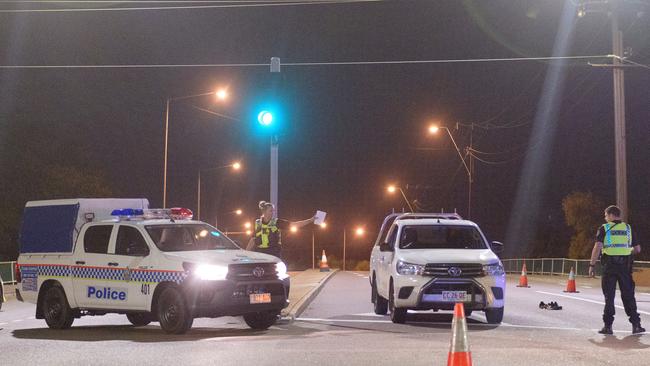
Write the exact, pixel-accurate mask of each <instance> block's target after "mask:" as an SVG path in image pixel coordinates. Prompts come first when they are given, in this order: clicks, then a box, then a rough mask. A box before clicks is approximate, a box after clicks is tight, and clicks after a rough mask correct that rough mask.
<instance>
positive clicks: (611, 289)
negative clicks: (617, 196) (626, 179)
mask: <svg viewBox="0 0 650 366" xmlns="http://www.w3.org/2000/svg"><path fill="white" fill-rule="evenodd" d="M605 221H607V223H605V224H603V225H602V226H601V227H600V228H598V233H597V234H596V243H595V244H594V249H593V250H592V252H591V262H590V263H589V276H590V277H594V276H595V272H594V266H595V265H596V260H598V255H599V254H601V259H600V263H601V264H602V267H603V278H602V282H601V286H602V288H603V294H604V295H605V312H604V314H603V321H604V322H605V326H604V327H603V329H601V330H600V331H599V332H598V333H600V334H613V331H612V323H614V313H615V311H614V298H615V297H616V283H617V282H618V287H619V289H620V290H621V299H622V300H623V307H624V309H625V313H626V314H627V316H628V317H629V319H630V323H632V333H633V334H637V333H643V332H645V329H643V328H642V327H641V318H640V317H639V313H638V312H637V310H636V300H635V299H634V280H633V279H632V254H638V253H640V252H641V246H640V245H639V244H638V241H636V240H635V241H633V239H632V238H633V236H632V228H631V227H630V225H628V224H626V223H625V222H623V221H622V220H621V209H620V208H618V207H616V206H609V207H607V208H606V209H605ZM634 243H637V244H636V245H634Z"/></svg>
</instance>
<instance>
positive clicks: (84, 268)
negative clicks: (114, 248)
mask: <svg viewBox="0 0 650 366" xmlns="http://www.w3.org/2000/svg"><path fill="white" fill-rule="evenodd" d="M82 230H83V232H82V235H83V240H80V241H78V243H77V247H76V248H75V256H74V257H75V258H74V262H73V263H72V284H73V288H74V296H75V300H76V302H77V305H79V307H81V308H96V309H106V308H113V307H114V305H116V304H117V303H119V302H120V301H123V300H119V293H118V294H117V295H116V296H117V299H111V296H112V295H113V294H114V293H115V292H114V291H116V290H118V291H119V289H120V284H121V283H120V282H121V281H118V279H119V277H120V276H121V272H120V271H119V270H117V263H115V262H113V261H112V258H111V256H110V255H109V254H108V249H109V246H110V243H111V242H114V241H115V236H117V227H116V225H114V224H90V225H86V226H84V228H83V229H82Z"/></svg>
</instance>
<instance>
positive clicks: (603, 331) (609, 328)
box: [598, 324, 614, 334]
mask: <svg viewBox="0 0 650 366" xmlns="http://www.w3.org/2000/svg"><path fill="white" fill-rule="evenodd" d="M598 333H600V334H614V331H612V326H611V325H607V324H605V326H604V327H603V329H601V330H599V331H598Z"/></svg>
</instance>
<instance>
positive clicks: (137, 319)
mask: <svg viewBox="0 0 650 366" xmlns="http://www.w3.org/2000/svg"><path fill="white" fill-rule="evenodd" d="M126 318H127V319H129V321H130V322H131V324H133V325H134V326H136V327H144V326H145V325H147V324H149V323H151V321H152V320H153V319H152V316H151V314H149V313H131V314H126Z"/></svg>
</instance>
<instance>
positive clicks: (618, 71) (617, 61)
mask: <svg viewBox="0 0 650 366" xmlns="http://www.w3.org/2000/svg"><path fill="white" fill-rule="evenodd" d="M617 3H618V1H616V0H614V1H612V2H611V4H612V53H613V54H614V56H615V57H614V72H613V74H614V141H615V159H616V205H617V206H618V207H619V208H620V209H621V211H622V212H623V217H624V218H627V217H628V209H627V208H628V206H627V203H628V201H627V164H626V151H625V149H626V144H625V78H624V76H625V75H624V70H623V67H621V59H622V57H623V32H622V31H621V30H620V29H619V28H618V6H617Z"/></svg>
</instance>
